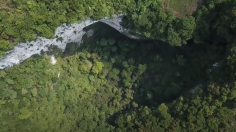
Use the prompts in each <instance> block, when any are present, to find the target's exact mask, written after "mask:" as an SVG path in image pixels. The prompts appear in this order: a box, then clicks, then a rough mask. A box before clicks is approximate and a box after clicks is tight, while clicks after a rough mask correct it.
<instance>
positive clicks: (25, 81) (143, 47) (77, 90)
mask: <svg viewBox="0 0 236 132" xmlns="http://www.w3.org/2000/svg"><path fill="white" fill-rule="evenodd" d="M24 2H25V3H24ZM70 2H72V1H59V0H58V1H57V3H58V4H55V3H56V2H55V3H54V2H51V3H49V2H48V1H46V0H45V1H42V0H41V1H40V2H38V1H36V0H28V1H16V0H9V1H5V2H1V9H2V10H5V11H3V12H5V13H6V12H8V13H9V14H14V13H22V15H16V17H20V16H25V17H26V18H25V19H24V20H25V21H27V20H28V19H29V18H31V17H29V16H28V15H30V13H32V12H28V13H29V14H27V13H26V11H28V10H29V11H30V10H36V9H38V10H43V8H41V6H45V9H47V10H45V12H50V9H51V8H52V10H51V11H53V10H55V9H57V11H58V12H60V8H56V7H58V6H61V9H62V10H61V11H64V9H66V10H67V11H66V12H65V14H66V16H67V17H65V15H62V16H61V17H64V19H63V20H62V21H59V22H58V24H59V23H60V22H72V21H73V20H75V21H76V20H77V19H79V18H80V17H78V16H77V15H78V14H77V13H79V11H83V10H75V9H77V6H78V5H76V4H71V3H70ZM74 2H76V0H75V1H74ZM99 2H100V3H101V5H99V6H98V5H97V2H95V1H91V2H90V1H87V4H86V5H84V6H81V8H82V9H83V7H84V9H85V10H84V11H85V12H86V13H91V11H93V13H91V14H90V15H87V14H86V13H85V12H84V13H85V14H82V15H81V16H86V15H87V16H92V17H93V18H95V19H98V18H100V17H102V16H103V14H104V12H106V8H102V6H105V5H111V7H112V8H111V10H109V12H107V13H108V14H110V13H111V12H112V9H120V11H121V12H122V11H125V12H126V13H127V15H126V18H125V22H124V24H125V26H127V27H130V28H131V29H133V31H136V32H138V33H141V34H143V35H145V36H146V37H150V38H155V39H152V40H132V39H129V38H126V37H124V36H122V35H120V34H117V33H115V32H113V31H111V30H110V29H109V32H108V33H107V34H108V35H101V34H99V33H97V32H95V33H94V34H95V36H96V37H94V36H93V37H94V38H90V39H88V40H87V41H84V43H83V44H82V45H81V46H78V44H76V43H73V44H71V47H67V48H66V49H67V51H66V52H64V53H59V54H58V55H57V58H56V59H57V63H56V64H55V65H52V64H51V63H50V57H49V56H47V54H46V53H45V54H44V55H43V56H35V57H32V58H30V59H28V60H26V61H25V62H23V63H22V64H20V65H17V66H14V67H11V68H8V69H5V70H1V71H0V131H1V132H9V131H13V132H14V131H20V132H21V131H22V132H31V131H35V132H45V131H58V132H67V131H68V132H69V131H71V132H76V131H82V132H86V131H88V132H122V131H127V132H166V131H167V132H172V131H175V132H199V131H201V132H219V131H222V132H233V131H235V130H236V122H235V119H236V113H235V110H236V103H235V102H236V85H235V84H236V83H235V80H236V74H235V73H236V69H235V65H236V61H235V55H236V50H235V49H236V48H235V46H236V39H235V34H236V26H235V25H236V17H235V16H236V10H235V9H236V2H235V1H234V0H211V1H208V2H206V5H204V6H203V7H202V8H201V9H199V10H197V11H196V12H194V13H193V15H192V16H185V17H175V16H174V14H173V13H171V12H169V11H167V10H166V9H163V8H162V3H160V1H155V0H152V1H151V0H149V1H147V0H146V1H141V0H136V1H121V2H117V3H123V4H117V3H116V2H113V3H112V2H109V1H106V2H105V1H99ZM59 3H63V4H62V5H61V4H59ZM66 3H67V5H68V6H65V5H66ZM102 3H105V4H104V5H103V4H102ZM54 4H55V5H54ZM84 4H85V3H84ZM53 5H54V6H53ZM123 5H124V6H123ZM74 6H75V7H74ZM88 6H89V8H86V7H88ZM127 6H129V8H126V7H127ZM26 7H27V8H26ZM36 7H37V8H36ZM39 7H40V8H39ZM46 7H47V8H46ZM49 7H50V8H49ZM72 7H74V8H72ZM172 8H173V7H172ZM20 9H22V10H20ZM173 9H174V8H173ZM21 11H22V12H21ZM76 11H78V12H76ZM99 11H103V13H101V12H99ZM110 11H111V12H110ZM115 11H117V10H113V13H119V12H115ZM35 12H36V11H35ZM68 12H70V13H71V14H70V13H68ZM1 13H2V12H1ZM25 13H26V14H25ZM37 13H40V12H37ZM67 13H68V14H67ZM73 13H74V16H73ZM99 13H101V14H99ZM113 13H111V14H113ZM2 14H4V13H2ZM55 14H57V15H59V13H55ZM75 14H77V15H75ZM111 14H110V15H111ZM5 15H6V14H5ZM7 16H9V15H6V19H10V18H11V17H7ZM76 16H77V17H76ZM35 17H39V18H37V19H35V21H33V20H34V19H31V20H30V19H29V22H35V25H37V26H33V27H34V28H35V29H32V28H31V29H28V28H27V33H29V34H28V35H32V34H34V33H37V34H40V33H41V34H44V35H45V36H48V37H49V36H50V35H51V32H52V31H53V26H52V27H51V28H49V27H50V26H49V25H50V24H52V23H53V22H54V21H53V22H49V21H50V20H51V19H50V20H48V19H45V20H44V18H43V17H46V15H45V16H44V15H43V14H42V15H38V14H37V15H36V16H35ZM41 17H42V18H41ZM13 18H14V17H13ZM13 18H11V19H12V21H15V22H18V23H21V22H23V21H16V20H15V18H14V19H13ZM32 18H33V17H32ZM72 18H73V20H72ZM57 19H61V18H57ZM57 19H55V20H57ZM4 20H5V19H4ZM22 20H23V19H22ZM46 20H47V22H46ZM6 21H7V20H6ZM9 24H10V23H9ZM13 25H14V24H13ZM15 25H17V24H15ZM52 25H53V24H52ZM56 25H57V24H55V25H54V26H56ZM2 26H5V25H4V24H2ZM29 26H30V25H29ZM106 28H108V27H106ZM106 28H104V29H106ZM23 29H24V28H23ZM25 30H26V29H25ZM98 30H100V29H99V28H98ZM7 31H10V29H8V30H7ZM31 31H32V32H31ZM4 32H5V30H4V31H3V32H2V35H1V37H3V38H2V40H1V41H0V42H1V44H3V45H1V46H0V49H2V51H7V50H8V49H10V48H12V43H11V41H13V40H14V39H16V38H14V36H13V35H12V36H11V37H10V36H9V34H5V35H3V34H4ZM103 32H105V30H103ZM11 33H13V32H11ZM14 33H15V32H14ZM31 33H32V34H31ZM4 37H5V38H4ZM16 37H19V36H18V35H16ZM20 37H21V36H20ZM33 37H35V36H32V38H33ZM18 39H19V38H18ZM156 39H160V40H164V42H162V41H158V40H156ZM19 40H20V39H19ZM14 42H16V41H14ZM1 53H3V52H1Z"/></svg>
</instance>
